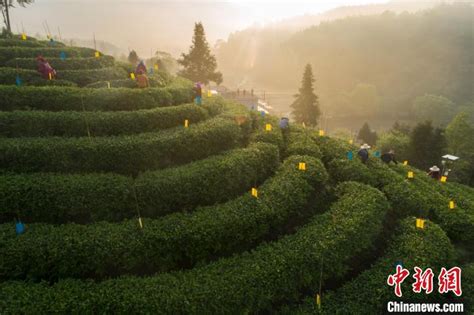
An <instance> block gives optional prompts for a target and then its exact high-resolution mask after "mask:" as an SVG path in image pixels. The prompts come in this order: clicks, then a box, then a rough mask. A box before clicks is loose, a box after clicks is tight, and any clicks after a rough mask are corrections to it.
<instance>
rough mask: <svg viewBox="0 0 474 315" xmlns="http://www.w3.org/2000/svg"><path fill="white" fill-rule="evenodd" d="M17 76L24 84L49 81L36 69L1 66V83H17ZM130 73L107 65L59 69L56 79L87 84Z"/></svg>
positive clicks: (125, 76)
mask: <svg viewBox="0 0 474 315" xmlns="http://www.w3.org/2000/svg"><path fill="white" fill-rule="evenodd" d="M17 76H18V77H19V78H20V79H21V82H22V84H25V85H35V84H36V82H41V81H49V80H48V79H44V78H42V77H41V75H40V73H39V72H38V71H36V70H27V69H16V68H8V67H3V68H0V84H3V85H14V84H16V79H17ZM127 77H128V73H127V72H126V71H125V70H123V69H122V68H120V67H107V68H99V69H85V70H58V71H57V73H56V77H55V79H53V80H52V81H54V80H56V79H57V80H59V81H69V82H73V83H75V84H77V85H78V86H85V85H87V84H90V83H93V82H97V81H101V80H118V79H126V78H127Z"/></svg>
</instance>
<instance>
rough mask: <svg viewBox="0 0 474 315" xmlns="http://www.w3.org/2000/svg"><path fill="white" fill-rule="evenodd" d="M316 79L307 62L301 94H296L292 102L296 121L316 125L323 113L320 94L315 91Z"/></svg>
mask: <svg viewBox="0 0 474 315" xmlns="http://www.w3.org/2000/svg"><path fill="white" fill-rule="evenodd" d="M314 81H315V80H314V76H313V70H312V68H311V65H310V64H307V65H306V67H305V70H304V73H303V80H302V82H301V87H300V89H299V94H296V95H295V98H296V99H295V101H294V102H293V104H291V108H292V109H293V111H292V114H293V117H294V119H295V121H296V122H298V123H305V124H306V125H308V126H316V125H317V124H318V119H319V116H320V115H321V111H320V109H319V100H318V96H317V95H316V94H315V93H314V87H313V84H314Z"/></svg>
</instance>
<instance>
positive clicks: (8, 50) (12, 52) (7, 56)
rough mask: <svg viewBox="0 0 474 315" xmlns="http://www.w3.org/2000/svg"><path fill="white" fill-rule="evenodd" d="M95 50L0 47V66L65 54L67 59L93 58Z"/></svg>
mask: <svg viewBox="0 0 474 315" xmlns="http://www.w3.org/2000/svg"><path fill="white" fill-rule="evenodd" d="M95 52H96V51H95V50H94V49H92V48H86V47H55V46H50V47H18V46H16V47H0V66H5V64H6V63H7V62H8V61H9V60H11V59H15V58H36V57H38V56H40V55H41V56H43V57H46V58H51V57H53V58H54V57H55V58H60V57H61V54H62V53H65V54H66V56H67V58H80V57H82V58H88V57H94V56H95Z"/></svg>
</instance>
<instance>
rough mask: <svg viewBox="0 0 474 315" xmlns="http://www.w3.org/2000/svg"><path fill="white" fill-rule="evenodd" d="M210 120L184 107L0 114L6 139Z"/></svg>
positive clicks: (150, 128)
mask: <svg viewBox="0 0 474 315" xmlns="http://www.w3.org/2000/svg"><path fill="white" fill-rule="evenodd" d="M208 118H209V114H208V111H207V110H206V109H205V108H204V107H199V106H196V105H194V104H187V105H181V106H174V107H162V108H155V109H146V110H138V111H120V112H119V111H116V112H73V111H64V112H45V111H14V112H0V135H1V136H5V137H51V136H61V137H84V136H87V135H88V134H89V133H90V135H91V136H111V135H125V134H136V133H140V132H151V131H157V130H162V129H168V128H172V127H176V126H181V125H182V124H183V123H184V120H185V119H188V120H189V121H191V122H193V123H197V122H200V121H203V120H206V119H208Z"/></svg>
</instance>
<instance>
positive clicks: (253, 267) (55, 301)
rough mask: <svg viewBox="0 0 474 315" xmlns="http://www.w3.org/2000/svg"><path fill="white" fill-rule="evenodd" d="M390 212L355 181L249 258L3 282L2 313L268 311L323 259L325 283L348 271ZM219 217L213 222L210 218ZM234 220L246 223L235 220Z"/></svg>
mask: <svg viewBox="0 0 474 315" xmlns="http://www.w3.org/2000/svg"><path fill="white" fill-rule="evenodd" d="M387 208H388V203H387V201H386V200H385V198H384V196H383V194H381V193H380V192H378V191H377V190H375V189H373V188H371V187H367V186H364V185H360V184H355V183H354V184H353V189H351V190H349V191H347V193H346V194H345V195H344V196H343V197H341V198H340V200H339V201H338V202H336V203H335V204H333V205H332V206H331V209H330V210H329V211H328V212H327V213H324V214H322V215H319V216H317V217H316V218H315V219H314V220H313V221H312V222H311V223H309V224H308V225H306V226H305V227H303V228H301V229H299V230H298V231H297V233H296V234H294V235H290V236H286V237H283V238H282V239H280V240H278V241H275V242H273V243H270V244H263V245H261V246H259V247H257V248H256V249H255V250H253V251H252V252H250V253H246V254H242V255H235V256H232V257H230V258H224V259H221V260H219V261H217V262H214V263H211V264H208V265H206V266H203V267H197V268H194V269H192V270H189V271H181V272H175V273H171V274H163V275H158V276H153V277H147V278H137V277H121V278H118V279H113V280H106V281H103V282H101V283H99V284H96V283H94V282H92V281H78V280H62V281H60V282H58V283H57V284H55V285H54V286H52V287H48V284H47V283H41V284H26V283H20V282H4V283H2V284H0V296H1V297H2V299H1V300H0V301H1V302H0V310H2V312H4V313H19V312H24V313H31V312H35V313H38V312H40V313H41V312H43V313H47V312H52V311H53V310H54V312H59V313H61V312H69V313H71V312H72V313H83V312H91V311H92V312H97V313H103V312H112V313H126V312H136V311H137V310H139V311H140V312H143V313H164V314H170V313H186V314H191V313H193V314H213V313H219V312H222V310H225V311H226V312H228V313H256V312H258V311H264V310H269V309H270V308H271V306H272V304H274V303H277V302H283V301H287V300H292V299H294V298H295V297H296V294H297V292H298V291H299V290H300V289H301V288H303V287H305V286H308V285H316V283H317V282H318V281H319V279H320V276H319V271H320V268H321V266H320V264H321V261H322V259H324V272H323V274H322V280H323V281H327V280H329V279H332V278H338V277H341V276H342V275H344V274H346V272H347V270H348V268H349V266H350V262H351V259H352V258H353V257H354V256H356V255H358V254H359V253H361V252H362V251H364V250H366V249H367V248H369V247H370V246H372V243H373V241H374V239H375V238H376V236H377V235H378V234H379V232H380V231H381V229H382V220H383V217H384V215H385V212H386V210H387ZM214 220H215V217H213V218H212V220H211V221H214ZM237 221H238V222H239V221H240V222H241V220H239V219H238V218H237ZM145 224H146V223H145ZM170 228H172V226H170ZM211 231H213V230H211ZM0 235H3V234H0ZM238 235H239V234H235V236H238ZM24 236H26V234H25V235H24ZM79 244H81V243H79ZM123 244H127V242H124V243H123ZM1 248H4V247H3V246H2V247H1ZM178 248H179V247H178ZM174 249H176V247H174ZM107 250H108V248H107V249H105V250H103V251H102V252H106V251H107ZM122 253H126V252H124V251H122ZM128 254H129V253H127V255H128ZM141 254H143V253H141ZM130 257H133V256H132V255H131V256H130ZM2 261H3V260H2ZM150 261H153V259H152V258H151V259H150ZM38 266H39V265H38ZM183 299H185V301H184V302H183Z"/></svg>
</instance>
